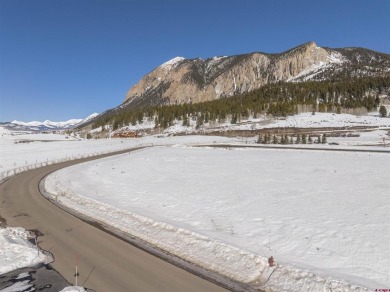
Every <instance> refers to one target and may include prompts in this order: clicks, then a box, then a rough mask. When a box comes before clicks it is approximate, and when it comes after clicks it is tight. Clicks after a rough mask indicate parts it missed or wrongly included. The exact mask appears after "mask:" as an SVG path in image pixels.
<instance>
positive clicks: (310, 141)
mask: <svg viewBox="0 0 390 292" xmlns="http://www.w3.org/2000/svg"><path fill="white" fill-rule="evenodd" d="M309 144H313V139H312V138H311V135H309Z"/></svg>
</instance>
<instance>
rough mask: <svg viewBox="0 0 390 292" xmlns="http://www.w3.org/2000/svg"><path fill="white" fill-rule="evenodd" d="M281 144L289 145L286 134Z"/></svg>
mask: <svg viewBox="0 0 390 292" xmlns="http://www.w3.org/2000/svg"><path fill="white" fill-rule="evenodd" d="M283 144H289V141H288V136H287V134H285V135H284V143H283Z"/></svg>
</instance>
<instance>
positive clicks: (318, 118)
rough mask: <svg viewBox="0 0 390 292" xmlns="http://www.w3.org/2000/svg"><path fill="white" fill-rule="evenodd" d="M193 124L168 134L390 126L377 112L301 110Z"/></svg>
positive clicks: (140, 126) (173, 128)
mask: <svg viewBox="0 0 390 292" xmlns="http://www.w3.org/2000/svg"><path fill="white" fill-rule="evenodd" d="M189 122H190V126H189V127H184V126H183V125H182V123H183V121H175V122H174V125H172V126H171V127H169V128H167V129H165V130H164V132H165V133H171V134H177V133H194V132H213V131H231V130H253V131H254V130H259V129H264V128H333V127H335V128H346V129H348V128H351V127H357V126H359V127H362V126H364V127H378V128H390V118H388V117H387V118H381V117H379V116H378V114H377V113H376V112H375V113H370V114H369V115H362V116H355V115H349V114H334V113H318V112H317V113H315V115H312V114H311V113H301V114H299V115H295V116H288V117H286V118H273V117H271V116H264V115H263V116H261V117H259V118H256V119H255V118H249V119H243V120H241V121H240V122H238V123H237V124H231V123H230V121H229V120H228V119H227V120H226V121H225V122H224V123H215V124H213V123H212V122H210V123H206V124H204V125H202V126H201V127H200V128H199V129H196V121H193V120H191V119H190V121H189ZM154 126H155V124H154V121H148V120H147V119H144V122H143V123H142V124H138V123H137V124H136V125H134V126H133V125H130V126H128V127H126V129H128V130H133V131H140V130H143V129H152V128H154Z"/></svg>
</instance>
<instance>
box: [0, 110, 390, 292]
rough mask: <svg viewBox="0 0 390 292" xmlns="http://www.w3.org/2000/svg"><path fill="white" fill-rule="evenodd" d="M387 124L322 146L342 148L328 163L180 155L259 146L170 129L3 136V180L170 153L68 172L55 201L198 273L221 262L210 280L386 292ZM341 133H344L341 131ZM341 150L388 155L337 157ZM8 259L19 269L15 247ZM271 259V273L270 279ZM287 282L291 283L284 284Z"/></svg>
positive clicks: (317, 156) (58, 179)
mask: <svg viewBox="0 0 390 292" xmlns="http://www.w3.org/2000/svg"><path fill="white" fill-rule="evenodd" d="M302 117H303V120H306V119H310V117H307V118H306V116H302ZM376 119H377V118H375V121H374V120H372V121H371V120H370V119H369V120H370V121H371V122H370V123H366V126H368V127H374V126H375V123H378V120H376ZM315 120H316V119H312V121H315ZM301 121H302V119H301ZM299 123H302V122H299ZM299 123H298V124H299ZM307 123H308V122H304V125H307ZM383 123H384V124H383V125H382V124H381V125H379V124H377V127H376V129H374V130H373V129H368V131H365V130H362V131H359V136H355V137H351V136H350V137H348V136H345V137H329V138H328V142H329V143H337V144H339V145H326V146H325V147H327V148H329V150H330V151H327V152H325V151H315V152H314V151H305V150H277V149H234V150H232V149H213V148H210V147H208V148H192V147H189V146H186V145H193V144H220V143H223V144H227V143H230V144H241V145H243V144H245V145H247V144H246V143H248V144H252V146H255V145H256V144H255V141H256V136H254V137H251V138H235V137H234V138H226V137H215V136H176V137H174V136H169V135H170V134H169V133H171V134H172V133H176V131H175V130H173V129H171V130H173V131H170V130H169V129H168V131H167V132H166V133H164V134H162V135H158V136H149V137H144V138H140V139H107V140H106V139H104V140H95V139H93V140H76V139H73V138H72V139H69V138H64V137H62V138H61V137H58V136H56V137H49V136H50V135H49V136H47V135H44V136H42V135H38V136H36V137H33V135H35V134H33V135H31V134H23V135H16V134H15V133H12V132H9V131H7V130H5V129H2V128H1V127H0V134H1V137H0V148H1V151H0V180H1V179H6V178H7V177H9V176H10V175H14V174H17V173H19V172H22V171H26V170H28V169H32V168H37V167H40V166H43V165H48V164H52V163H55V162H60V161H67V160H72V159H75V158H80V157H87V156H91V155H96V154H100V153H106V152H112V151H116V150H121V149H128V148H130V147H136V146H157V145H161V146H166V145H170V146H171V147H159V148H155V147H154V148H149V149H145V150H142V151H139V152H137V153H134V154H132V155H125V156H123V157H122V158H121V159H118V158H107V159H104V160H102V161H97V162H93V163H89V164H85V165H80V166H74V168H70V169H64V170H63V171H62V172H59V173H55V174H53V175H52V176H50V178H49V180H48V181H47V183H48V186H49V185H50V184H51V186H52V192H59V193H60V195H61V196H62V197H61V196H59V197H58V198H59V201H60V202H61V203H64V204H65V203H68V202H71V203H72V204H73V205H72V207H74V208H75V209H77V208H79V209H81V210H83V212H85V213H87V214H88V215H89V216H92V217H93V216H95V217H96V218H98V219H99V220H101V218H100V217H98V216H100V215H101V214H98V213H99V212H97V213H96V214H95V213H91V210H90V209H88V208H87V207H86V205H87V204H92V203H93V204H96V205H94V206H96V208H95V210H94V211H99V210H100V211H101V213H107V210H109V211H110V212H111V211H115V212H114V215H113V216H114V217H110V218H108V220H109V221H110V222H111V223H113V224H114V225H115V226H116V227H117V228H122V227H121V225H120V224H122V223H123V222H124V223H125V224H127V225H128V224H130V225H131V224H133V226H134V228H135V230H136V232H140V233H139V234H140V236H141V237H142V236H144V235H145V234H146V235H147V236H151V237H149V239H151V242H152V243H156V244H158V243H160V242H162V243H163V244H164V240H167V241H166V242H165V244H167V246H170V247H172V248H174V249H175V252H178V253H179V254H181V255H182V256H183V257H184V258H186V257H188V258H189V259H191V260H194V261H195V262H196V263H197V264H199V263H201V264H202V261H203V262H205V261H208V259H209V256H210V254H214V255H216V258H217V261H218V260H221V261H222V262H217V264H215V265H214V266H213V267H212V268H216V269H217V270H218V268H219V269H220V272H223V273H225V274H226V275H228V276H231V277H236V279H237V280H242V281H246V282H247V281H254V282H256V279H260V280H261V279H262V277H263V278H264V277H266V278H268V277H269V276H270V273H272V278H273V279H274V282H272V281H270V282H269V283H268V284H269V286H268V288H269V289H268V290H269V291H273V290H275V289H276V290H279V291H281V290H283V289H287V290H294V289H295V290H297V291H299V290H300V288H299V287H301V288H302V287H305V288H306V290H310V289H311V290H312V289H317V290H318V289H319V288H320V286H310V285H314V284H313V283H317V284H315V285H320V284H318V283H322V284H321V285H325V286H326V285H327V287H333V288H337V287H343V288H345V287H348V288H347V289H346V290H348V289H349V290H354V289H355V288H356V289H357V290H359V288H358V287H357V286H354V285H351V284H348V283H346V282H344V281H348V282H350V283H355V284H357V285H361V286H365V287H368V288H370V289H376V288H384V287H389V286H390V279H389V278H388V275H389V274H390V271H389V270H388V268H387V267H389V266H390V263H389V259H390V251H389V246H390V244H389V243H390V230H389V229H388V227H387V225H386V222H388V221H389V219H390V218H389V215H388V214H389V212H388V211H389V209H390V206H389V204H388V190H389V187H390V185H389V183H388V182H387V181H388V179H387V177H388V165H389V158H390V156H389V154H388V152H389V148H388V147H383V146H379V147H378V145H382V143H383V141H385V144H388V143H389V136H388V134H387V133H388V130H389V128H390V127H389V125H387V124H388V123H389V119H384V120H383ZM314 124H316V123H314ZM280 126H282V125H280ZM338 126H339V127H340V129H342V126H343V124H342V123H341V122H340V123H339V124H338ZM245 127H249V128H251V127H253V126H251V125H249V126H245ZM313 127H314V126H313ZM263 128H264V129H265V128H267V127H263ZM244 130H245V129H244ZM167 134H168V136H167ZM38 138H39V139H38ZM37 140H39V141H37ZM53 140H63V141H53ZM20 141H22V142H24V143H20ZM26 141H28V142H29V143H26ZM43 141H50V142H43ZM358 145H372V146H371V147H363V146H358ZM299 146H302V145H299ZM293 147H294V146H293ZM303 147H317V148H318V147H320V145H306V146H305V145H304V146H303ZM340 148H349V149H350V150H353V149H367V150H369V149H375V150H381V151H384V153H375V154H374V153H354V152H350V153H347V152H336V151H332V149H334V150H337V149H340ZM386 176H387V177H386ZM96 186H98V187H96ZM53 188H54V189H53ZM113 190H115V191H113ZM67 200H68V202H66V201H67ZM91 206H92V205H91ZM123 214H126V216H127V215H129V216H128V217H126V216H122V215H123ZM115 216H116V217H115ZM122 217H123V219H124V221H123V222H121V220H122ZM129 218H130V221H127V222H126V220H127V219H129ZM0 219H1V214H0ZM0 221H1V220H0ZM129 222H130V223H129ZM5 224H6V222H5ZM137 228H138V229H137ZM164 232H165V233H164ZM164 234H165V235H166V236H165V235H164ZM153 236H157V237H156V238H154V239H153ZM158 236H160V237H158ZM161 236H162V237H161ZM169 240H171V242H170V241H169ZM182 240H184V241H182ZM4 242H5V243H4V244H6V243H7V242H8V241H7V240H4ZM183 242H184V243H185V247H183V245H181V244H182V243H183ZM189 246H190V247H191V248H188V247H189ZM14 247H15V249H14V251H15V258H14V260H15V259H16V258H17V257H18V255H17V253H18V250H19V247H17V246H14ZM271 255H272V256H273V257H274V258H275V260H276V263H277V268H276V269H275V268H274V269H269V267H268V262H267V258H268V257H269V256H271ZM2 257H3V255H1V254H0V261H2V263H5V261H4V257H3V258H2ZM223 261H225V262H223ZM226 261H227V262H226ZM11 262H12V259H11ZM33 264H34V263H33V262H31V263H27V262H25V263H24V264H23V265H25V266H30V265H33ZM211 264H212V265H213V263H211ZM229 265H230V267H231V268H230V270H229V268H226V267H229ZM10 269H12V266H9V267H8V270H10ZM236 271H242V273H238V274H235V272H236ZM262 271H263V273H262ZM264 271H266V272H264ZM309 271H310V272H309ZM267 273H268V274H267ZM287 274H289V275H290V276H291V277H292V278H291V279H289V280H288V281H290V282H288V281H287V282H283V279H284V278H286V275H287ZM335 279H339V280H340V281H338V280H335ZM291 281H293V282H291ZM260 282H261V281H260ZM310 283H311V284H310ZM309 284H310V285H309ZM305 285H306V286H305ZM321 287H322V288H323V287H324V286H321ZM293 288H294V289H293ZM303 290H305V289H303ZM303 290H300V291H303ZM357 290H356V291H357ZM354 291H355V290H354ZM360 291H363V290H360Z"/></svg>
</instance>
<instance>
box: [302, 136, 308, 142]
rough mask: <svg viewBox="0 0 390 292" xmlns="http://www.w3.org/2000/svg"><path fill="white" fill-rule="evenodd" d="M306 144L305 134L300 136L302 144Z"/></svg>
mask: <svg viewBox="0 0 390 292" xmlns="http://www.w3.org/2000/svg"><path fill="white" fill-rule="evenodd" d="M306 143H307V138H306V134H302V144H306Z"/></svg>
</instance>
